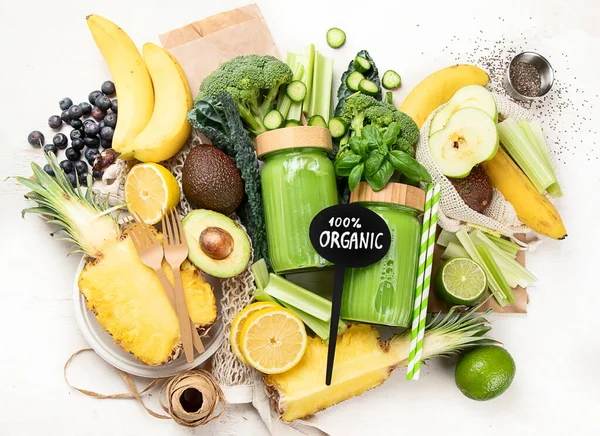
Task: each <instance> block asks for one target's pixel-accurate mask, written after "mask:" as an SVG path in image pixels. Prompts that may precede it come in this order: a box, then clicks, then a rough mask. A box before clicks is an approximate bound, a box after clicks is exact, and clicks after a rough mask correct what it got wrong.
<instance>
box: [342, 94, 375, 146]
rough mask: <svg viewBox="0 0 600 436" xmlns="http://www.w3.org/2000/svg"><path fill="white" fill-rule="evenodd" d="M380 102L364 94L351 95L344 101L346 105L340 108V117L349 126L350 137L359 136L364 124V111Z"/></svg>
mask: <svg viewBox="0 0 600 436" xmlns="http://www.w3.org/2000/svg"><path fill="white" fill-rule="evenodd" d="M379 103H380V102H379V101H378V100H376V99H374V98H373V97H371V96H369V95H365V94H360V93H356V94H352V95H351V96H350V97H348V98H347V99H346V104H345V105H344V107H343V108H342V112H341V113H340V117H342V118H343V119H344V120H345V121H346V122H347V123H349V124H350V129H351V130H352V135H358V136H360V131H361V130H362V128H363V125H364V122H365V111H366V110H367V109H368V108H369V107H371V106H375V105H377V104H379Z"/></svg>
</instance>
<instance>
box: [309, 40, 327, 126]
mask: <svg viewBox="0 0 600 436" xmlns="http://www.w3.org/2000/svg"><path fill="white" fill-rule="evenodd" d="M332 86H333V59H330V58H327V57H325V56H323V55H322V54H321V53H318V52H317V53H316V54H315V66H314V69H313V83H312V89H311V96H310V105H309V108H308V116H309V117H312V116H314V115H321V116H322V117H323V118H324V119H325V122H329V117H330V116H331V88H332Z"/></svg>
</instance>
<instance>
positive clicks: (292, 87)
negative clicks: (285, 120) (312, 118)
mask: <svg viewBox="0 0 600 436" xmlns="http://www.w3.org/2000/svg"><path fill="white" fill-rule="evenodd" d="M285 93H286V95H287V96H288V97H289V98H290V99H291V100H292V101H295V102H299V101H303V100H304V97H306V85H305V84H304V83H302V82H301V81H300V80H294V81H293V82H290V83H288V86H287V87H286V88H285Z"/></svg>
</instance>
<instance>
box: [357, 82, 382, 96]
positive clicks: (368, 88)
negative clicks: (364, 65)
mask: <svg viewBox="0 0 600 436" xmlns="http://www.w3.org/2000/svg"><path fill="white" fill-rule="evenodd" d="M358 90H359V91H360V92H362V93H363V94H367V95H371V96H373V95H376V94H377V92H378V91H379V88H378V87H377V84H376V83H375V82H372V81H370V80H368V79H362V80H361V81H360V82H358Z"/></svg>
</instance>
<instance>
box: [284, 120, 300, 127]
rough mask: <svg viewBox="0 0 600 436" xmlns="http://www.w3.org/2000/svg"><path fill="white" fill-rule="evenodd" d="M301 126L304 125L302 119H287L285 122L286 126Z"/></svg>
mask: <svg viewBox="0 0 600 436" xmlns="http://www.w3.org/2000/svg"><path fill="white" fill-rule="evenodd" d="M300 126H302V123H301V122H300V121H296V120H287V121H286V122H285V127H300Z"/></svg>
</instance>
